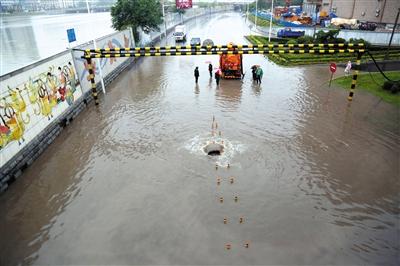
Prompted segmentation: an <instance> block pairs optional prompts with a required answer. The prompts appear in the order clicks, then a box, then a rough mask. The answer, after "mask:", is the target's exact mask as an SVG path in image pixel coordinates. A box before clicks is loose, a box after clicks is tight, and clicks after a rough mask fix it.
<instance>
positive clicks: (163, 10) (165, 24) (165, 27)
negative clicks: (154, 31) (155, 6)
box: [162, 1, 167, 44]
mask: <svg viewBox="0 0 400 266" xmlns="http://www.w3.org/2000/svg"><path fill="white" fill-rule="evenodd" d="M162 15H163V20H164V37H165V44H166V43H167V21H166V20H165V4H164V1H163V3H162Z"/></svg>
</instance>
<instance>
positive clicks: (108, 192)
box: [0, 14, 400, 265]
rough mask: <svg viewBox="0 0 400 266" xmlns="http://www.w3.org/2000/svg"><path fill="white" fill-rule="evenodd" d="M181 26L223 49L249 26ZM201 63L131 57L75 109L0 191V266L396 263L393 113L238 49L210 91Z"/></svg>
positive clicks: (305, 72) (222, 22) (323, 72)
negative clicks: (240, 75) (207, 149)
mask: <svg viewBox="0 0 400 266" xmlns="http://www.w3.org/2000/svg"><path fill="white" fill-rule="evenodd" d="M193 23H194V24H195V25H194V28H193V30H192V31H191V33H190V35H191V36H190V37H197V36H199V37H201V38H202V39H204V38H205V37H208V38H211V39H213V40H214V41H215V42H216V43H220V44H224V43H227V42H229V41H234V42H236V43H245V40H244V39H243V37H242V36H243V35H244V34H247V32H248V28H247V27H246V25H245V24H244V23H243V21H242V19H241V18H240V16H239V15H237V14H231V15H218V16H215V17H213V18H212V19H210V18H206V19H198V20H197V21H194V22H193ZM195 35H196V36H195ZM206 61H211V62H212V63H213V65H214V66H216V65H217V64H218V57H217V56H196V57H193V56H192V57H189V56H181V57H159V58H155V57H154V58H145V59H143V60H139V62H138V63H137V64H136V65H134V66H132V67H131V68H130V69H129V70H127V71H125V72H124V73H123V74H122V75H121V76H120V77H119V78H118V80H116V81H115V82H114V83H113V84H111V85H110V86H109V87H108V89H107V95H106V96H105V97H103V98H102V99H101V104H100V106H99V107H98V108H96V107H95V106H94V105H92V106H91V107H89V108H88V109H87V110H86V111H84V112H83V113H82V114H80V115H79V117H77V118H76V119H75V120H74V122H73V123H72V124H71V125H70V126H68V127H67V128H66V129H65V130H64V131H63V132H62V133H61V134H60V136H59V137H58V138H57V139H56V140H55V141H54V143H53V144H52V145H51V146H50V147H49V148H48V149H47V150H46V151H45V152H44V153H43V154H42V155H41V156H40V157H39V159H38V160H37V161H36V162H35V163H34V164H33V165H32V166H31V167H30V168H28V169H27V170H26V171H25V172H24V174H23V175H22V176H21V177H20V178H19V179H18V180H17V181H16V182H15V183H14V184H12V185H11V186H10V188H9V189H8V190H7V191H6V193H3V194H2V195H0V213H1V215H0V236H1V239H0V264H1V265H3V264H4V265H15V264H37V265H56V264H57V265H61V264H62V265H77V264H91V265H93V264H115V265H121V264H124V265H133V264H138V265H139V264H140V265H149V264H179V265H183V264H185V265H213V264H219V265H227V264H234V265H256V264H257V265H260V264H275V265H276V264H281V265H282V264H284V265H288V264H313V265H322V264H340V265H345V264H346V265H354V264H369V265H370V264H384V265H395V264H396V262H398V259H399V196H400V195H399V191H400V190H399V142H398V141H399V135H400V134H399V113H398V112H399V109H396V108H395V107H393V106H391V105H388V104H386V103H384V102H381V101H380V100H379V99H377V98H375V97H373V96H371V95H369V94H367V93H365V92H362V91H359V90H357V91H356V94H355V98H354V101H353V102H352V103H350V104H349V103H348V102H347V100H346V96H347V91H345V90H342V89H338V88H334V87H332V88H328V82H329V77H330V73H329V69H328V66H312V67H294V68H286V67H280V66H277V65H275V64H274V63H271V62H269V61H268V60H267V59H264V58H263V57H262V56H259V55H246V56H244V67H245V69H246V70H247V73H246V76H245V78H244V80H243V81H228V80H222V82H221V84H220V87H219V88H217V87H216V85H215V81H214V80H212V79H210V78H209V76H208V72H207V65H208V64H207V63H206ZM253 64H259V65H261V67H262V68H263V69H264V78H263V82H262V84H261V86H258V85H255V84H253V83H252V81H251V80H250V75H249V73H250V67H251V66H252V65H253ZM195 66H199V68H200V79H199V84H198V85H195V83H194V77H193V69H194V67H195ZM213 116H215V118H216V121H217V122H218V131H221V137H215V136H214V137H213V136H212V135H211V127H212V118H213ZM212 140H216V141H222V140H223V141H224V143H225V145H226V151H225V152H224V153H223V155H222V156H221V157H219V158H215V157H208V156H207V155H205V154H204V152H203V150H202V149H203V146H204V145H205V144H206V143H207V142H209V141H212ZM228 163H229V165H230V167H229V168H227V167H226V166H227V164H228ZM216 164H217V165H219V166H218V168H217V169H216V167H215V165H216ZM231 177H233V181H231ZM218 178H219V179H220V183H219V185H218V181H217V179H218ZM232 182H233V183H232ZM221 197H222V200H221ZM235 197H238V198H237V200H235ZM221 201H222V202H221ZM224 218H225V219H226V224H225V223H224ZM240 218H242V219H243V222H242V223H240ZM245 244H249V247H248V248H246V247H245ZM227 245H230V249H227V247H228V246H227Z"/></svg>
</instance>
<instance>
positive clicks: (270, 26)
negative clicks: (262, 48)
mask: <svg viewBox="0 0 400 266" xmlns="http://www.w3.org/2000/svg"><path fill="white" fill-rule="evenodd" d="M270 15H271V20H270V21H269V32H268V42H271V31H272V17H273V16H274V0H272V5H271V14H270Z"/></svg>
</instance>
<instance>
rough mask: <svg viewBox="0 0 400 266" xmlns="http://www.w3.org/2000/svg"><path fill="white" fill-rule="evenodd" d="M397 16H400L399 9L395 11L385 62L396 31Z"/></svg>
mask: <svg viewBox="0 0 400 266" xmlns="http://www.w3.org/2000/svg"><path fill="white" fill-rule="evenodd" d="M399 14H400V8H399V9H397V16H396V21H395V22H394V25H393V30H392V35H391V36H390V40H389V45H388V49H387V51H386V55H385V60H387V59H388V58H389V50H390V46H391V45H392V40H393V35H394V32H395V30H396V26H397V22H398V21H399Z"/></svg>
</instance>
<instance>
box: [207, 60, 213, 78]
mask: <svg viewBox="0 0 400 266" xmlns="http://www.w3.org/2000/svg"><path fill="white" fill-rule="evenodd" d="M212 70H213V66H212V65H211V63H210V64H209V65H208V72H210V78H212Z"/></svg>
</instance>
